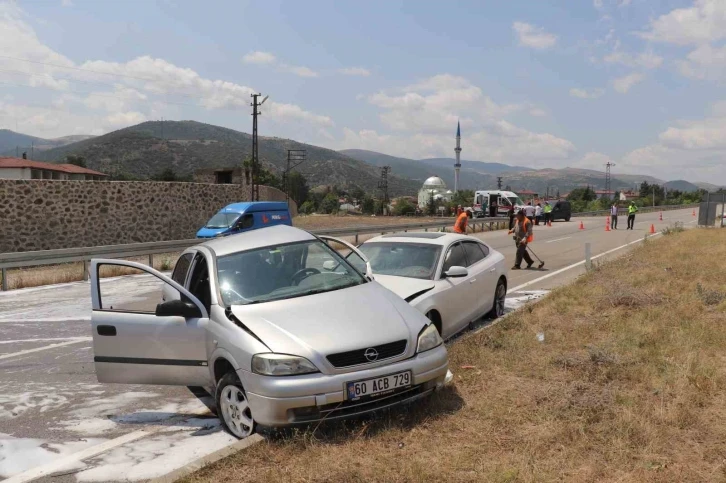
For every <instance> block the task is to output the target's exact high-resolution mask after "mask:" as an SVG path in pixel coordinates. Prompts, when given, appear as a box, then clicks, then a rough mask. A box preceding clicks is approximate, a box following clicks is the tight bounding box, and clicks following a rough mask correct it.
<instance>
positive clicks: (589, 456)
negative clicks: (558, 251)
mask: <svg viewBox="0 0 726 483" xmlns="http://www.w3.org/2000/svg"><path fill="white" fill-rule="evenodd" d="M703 234H704V232H703V231H701V230H691V231H688V232H685V233H679V234H677V235H674V236H669V237H664V238H663V239H660V240H658V241H655V242H650V243H647V244H645V245H644V246H642V247H641V248H638V249H635V250H634V251H633V252H631V253H629V254H628V255H627V256H625V257H623V258H621V259H619V260H616V261H615V262H612V263H607V264H604V265H602V266H601V267H599V268H598V270H595V271H593V272H591V273H589V274H587V275H585V276H584V277H583V278H581V279H579V280H578V281H577V282H576V283H574V284H572V285H570V286H567V287H564V288H561V289H558V290H556V291H554V292H553V293H552V294H551V295H550V296H549V297H548V298H546V299H544V300H543V301H541V302H540V303H538V304H536V305H534V306H529V307H528V308H527V309H525V310H521V311H519V312H517V313H514V314H512V316H510V317H508V318H507V319H505V320H504V321H503V322H502V323H500V324H498V325H497V326H494V327H492V328H490V329H488V330H485V331H483V332H480V333H478V334H476V335H473V336H470V337H465V338H463V339H462V340H459V341H457V342H455V343H454V345H453V346H452V347H451V348H450V363H451V368H452V370H453V372H454V374H455V385H454V386H453V387H450V388H448V389H446V390H444V391H442V392H441V393H439V394H438V395H436V396H434V398H433V399H431V400H429V401H427V402H423V403H421V404H417V405H414V406H412V407H410V408H407V409H402V410H397V411H392V412H390V413H387V414H385V415H381V416H380V417H378V418H375V419H368V420H363V421H356V422H348V423H346V424H334V425H330V426H324V427H320V428H310V429H308V430H303V431H302V432H292V433H291V434H286V435H282V436H275V437H272V438H271V439H270V440H269V441H268V442H265V443H262V444H258V445H256V446H253V447H252V448H250V449H248V450H245V451H244V452H242V453H240V454H238V455H235V456H232V457H230V458H227V459H226V460H223V461H221V462H219V463H217V464H215V465H212V466H210V467H208V468H206V469H204V470H202V471H201V472H199V473H197V474H195V475H193V476H192V477H191V478H189V479H188V480H187V481H190V482H202V481H204V482H207V481H221V480H224V481H240V482H241V481H250V482H252V481H254V482H278V481H299V482H312V481H319V482H370V481H387V482H390V481H393V482H399V481H411V482H414V481H416V482H418V481H452V482H458V481H477V482H479V481H494V482H508V481H526V482H529V481H554V480H561V481H634V482H642V481H663V482H672V481H724V480H726V467H725V464H726V438H725V437H724V435H726V418H724V416H725V415H726V392H725V389H726V356H725V355H724V354H726V315H725V311H726V302H724V301H723V299H722V300H721V301H720V302H719V303H718V304H713V303H712V302H713V301H714V300H716V299H715V298H713V297H710V298H709V297H707V298H705V299H704V295H703V294H707V293H709V291H711V292H717V291H718V290H719V289H722V288H723V287H724V286H726V263H724V260H726V231H724V230H721V231H712V232H709V236H708V237H706V236H703ZM699 284H700V287H701V288H700V289H698V288H697V287H698V286H699ZM539 332H542V333H544V334H545V340H544V342H538V340H537V337H536V334H537V333H539ZM462 366H467V368H466V369H464V368H462Z"/></svg>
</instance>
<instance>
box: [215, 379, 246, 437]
mask: <svg viewBox="0 0 726 483" xmlns="http://www.w3.org/2000/svg"><path fill="white" fill-rule="evenodd" d="M215 401H216V403H217V415H218V416H219V419H220V421H222V426H223V427H224V429H225V430H226V431H227V432H229V433H231V434H232V436H235V437H237V438H239V439H244V438H246V437H247V436H249V435H251V434H252V433H254V432H255V420H254V419H253V418H252V409H250V405H249V402H248V400H247V395H246V394H245V391H244V388H243V387H242V383H241V382H240V380H239V378H238V377H237V374H236V373H234V372H228V373H227V374H225V375H224V376H223V377H222V379H220V380H219V382H218V383H217V391H216V392H215Z"/></svg>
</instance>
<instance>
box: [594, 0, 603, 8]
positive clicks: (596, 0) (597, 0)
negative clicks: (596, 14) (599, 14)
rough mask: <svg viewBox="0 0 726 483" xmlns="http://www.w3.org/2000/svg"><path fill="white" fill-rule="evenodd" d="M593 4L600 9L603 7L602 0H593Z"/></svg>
mask: <svg viewBox="0 0 726 483" xmlns="http://www.w3.org/2000/svg"><path fill="white" fill-rule="evenodd" d="M592 6H593V7H595V8H597V9H598V10H600V9H601V8H602V0H592Z"/></svg>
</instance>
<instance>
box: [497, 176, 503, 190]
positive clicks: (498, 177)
mask: <svg viewBox="0 0 726 483" xmlns="http://www.w3.org/2000/svg"><path fill="white" fill-rule="evenodd" d="M497 189H498V190H500V191H501V190H502V177H501V176H497Z"/></svg>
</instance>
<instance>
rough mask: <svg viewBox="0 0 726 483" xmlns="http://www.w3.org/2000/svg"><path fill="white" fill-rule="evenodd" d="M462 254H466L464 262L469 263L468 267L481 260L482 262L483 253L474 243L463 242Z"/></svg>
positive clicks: (478, 245)
mask: <svg viewBox="0 0 726 483" xmlns="http://www.w3.org/2000/svg"><path fill="white" fill-rule="evenodd" d="M462 245H464V252H465V253H466V260H467V261H468V262H469V264H468V265H466V266H468V267H470V266H472V265H474V264H475V263H477V262H480V261H481V260H484V257H485V255H484V252H483V251H482V249H481V245H480V244H478V243H476V242H464V243H462Z"/></svg>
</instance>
